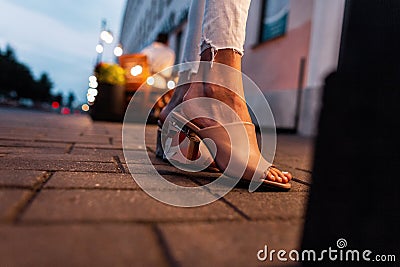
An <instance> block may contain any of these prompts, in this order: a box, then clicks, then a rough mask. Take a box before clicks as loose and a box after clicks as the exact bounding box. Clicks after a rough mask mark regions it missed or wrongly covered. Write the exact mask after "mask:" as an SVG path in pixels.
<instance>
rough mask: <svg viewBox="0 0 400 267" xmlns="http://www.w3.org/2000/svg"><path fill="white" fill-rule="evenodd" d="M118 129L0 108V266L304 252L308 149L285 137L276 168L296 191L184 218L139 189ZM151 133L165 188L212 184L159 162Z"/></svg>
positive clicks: (179, 262)
mask: <svg viewBox="0 0 400 267" xmlns="http://www.w3.org/2000/svg"><path fill="white" fill-rule="evenodd" d="M121 127H122V125H121V124H118V123H104V122H94V123H93V122H92V121H91V120H90V118H88V117H86V116H60V115H55V114H48V113H40V112H33V111H24V110H12V109H6V108H0V160H1V161H0V162H1V164H0V222H1V223H0V266H26V265H30V266H111V265H112V266H262V265H266V264H267V263H266V262H259V261H258V260H257V252H258V250H260V249H262V248H263V247H264V245H268V247H269V248H270V249H276V250H279V249H282V248H284V249H286V250H290V249H293V248H298V247H299V244H300V243H299V242H300V239H301V232H302V226H303V219H304V212H305V207H306V204H307V194H308V189H309V184H310V176H311V172H310V170H311V165H312V164H311V159H312V145H313V143H312V140H311V139H308V138H303V137H298V136H290V135H279V136H278V148H277V154H276V161H275V164H276V165H278V166H280V167H283V168H284V169H287V170H289V171H291V172H292V173H293V174H294V176H295V177H296V179H294V181H293V186H292V190H291V191H289V192H286V193H280V192H256V193H249V192H248V191H247V189H245V188H236V189H234V190H233V191H232V192H230V193H228V194H227V195H226V196H225V197H223V198H222V199H220V200H218V201H216V202H214V203H212V204H210V205H207V206H203V207H199V208H177V207H172V206H168V205H166V204H163V203H160V202H158V201H156V200H154V199H153V198H151V197H149V196H148V195H147V194H146V193H145V192H143V191H142V190H141V189H140V188H139V187H138V185H137V184H136V183H135V182H134V180H133V179H132V177H131V174H129V170H128V168H127V165H126V162H125V159H124V156H123V152H122V144H121ZM138 127H139V126H138ZM138 129H139V128H138ZM150 130H151V131H149V133H150V134H148V135H147V136H146V138H147V144H146V145H147V146H148V147H149V148H150V150H149V155H150V158H151V159H152V161H153V164H154V165H155V167H156V169H157V170H158V171H159V173H161V174H163V175H164V176H165V177H166V178H167V179H168V180H170V181H172V182H174V183H177V184H179V185H185V186H198V185H201V184H204V183H206V182H207V179H205V178H210V176H213V175H214V176H215V174H210V173H197V174H188V173H184V172H182V171H178V170H177V169H175V168H174V167H172V166H170V165H168V164H166V163H164V162H162V161H159V160H157V159H155V157H154V153H153V152H151V151H154V147H155V132H156V128H154V129H150ZM130 153H132V154H133V155H134V162H133V164H135V165H134V166H135V167H134V168H131V171H132V175H133V176H135V175H139V174H140V175H143V174H146V173H145V170H146V168H143V164H144V161H143V160H142V159H143V158H144V157H145V156H146V154H145V153H146V150H145V149H144V148H143V147H140V146H138V147H136V148H132V149H131V150H130ZM154 190H157V188H155V189H154ZM279 264H282V263H279V262H275V263H274V265H279Z"/></svg>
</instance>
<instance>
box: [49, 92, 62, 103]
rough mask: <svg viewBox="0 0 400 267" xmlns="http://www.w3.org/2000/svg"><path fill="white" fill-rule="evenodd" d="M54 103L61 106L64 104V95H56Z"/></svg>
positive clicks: (53, 99)
mask: <svg viewBox="0 0 400 267" xmlns="http://www.w3.org/2000/svg"><path fill="white" fill-rule="evenodd" d="M52 101H55V102H58V103H59V104H60V105H61V104H62V103H63V95H62V94H61V93H58V94H56V95H54V96H53V97H52Z"/></svg>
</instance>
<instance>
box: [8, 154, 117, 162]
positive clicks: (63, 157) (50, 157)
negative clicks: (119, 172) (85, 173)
mask: <svg viewBox="0 0 400 267" xmlns="http://www.w3.org/2000/svg"><path fill="white" fill-rule="evenodd" d="M7 159H10V160H11V159H15V160H20V161H21V162H25V161H32V160H42V161H54V162H57V161H61V162H63V161H70V162H113V157H112V156H103V155H96V154H87V155H71V154H50V153H48V154H37V155H32V154H29V155H27V154H23V155H18V154H16V155H14V154H9V155H7Z"/></svg>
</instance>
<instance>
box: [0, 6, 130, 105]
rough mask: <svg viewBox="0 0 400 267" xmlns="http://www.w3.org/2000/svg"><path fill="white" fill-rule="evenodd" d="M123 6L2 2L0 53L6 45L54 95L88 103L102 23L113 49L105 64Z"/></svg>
mask: <svg viewBox="0 0 400 267" xmlns="http://www.w3.org/2000/svg"><path fill="white" fill-rule="evenodd" d="M125 2H126V0H112V1H110V0H81V1H76V0H57V1H54V0H0V48H1V50H4V49H5V47H6V45H7V44H10V45H11V46H12V47H13V48H14V50H15V52H16V56H17V59H18V60H19V61H21V62H23V63H25V64H26V65H28V66H29V67H30V68H31V70H32V71H33V74H34V76H35V78H38V77H39V75H40V74H41V73H42V72H47V73H48V74H49V76H50V78H51V80H52V81H53V83H54V88H53V90H52V92H54V93H56V92H62V93H63V94H64V95H65V96H66V95H67V94H68V92H69V91H72V92H74V93H75V95H76V97H77V100H78V102H85V101H86V92H87V88H88V77H89V76H90V75H91V74H92V71H93V67H94V64H95V60H96V56H97V53H96V51H95V47H96V45H97V43H98V39H99V33H100V25H101V20H102V19H103V18H104V19H106V20H107V26H108V28H109V29H110V30H111V31H112V32H113V34H114V37H115V38H114V43H113V44H110V45H106V46H105V53H104V55H103V61H113V60H114V56H113V53H112V52H113V49H114V47H115V46H116V45H117V44H118V40H119V31H120V26H121V20H122V15H123V11H124V8H125Z"/></svg>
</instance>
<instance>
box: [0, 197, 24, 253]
mask: <svg viewBox="0 0 400 267" xmlns="http://www.w3.org/2000/svg"><path fill="white" fill-rule="evenodd" d="M27 192H29V191H28V190H20V189H1V190H0V221H2V220H4V219H5V218H6V217H7V215H8V214H9V212H10V211H11V210H12V209H13V207H14V206H15V205H16V204H17V203H18V201H19V200H20V199H21V198H22V197H23V195H24V193H27ZM0 240H1V238H0ZM0 243H2V242H0ZM0 259H1V258H0Z"/></svg>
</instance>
